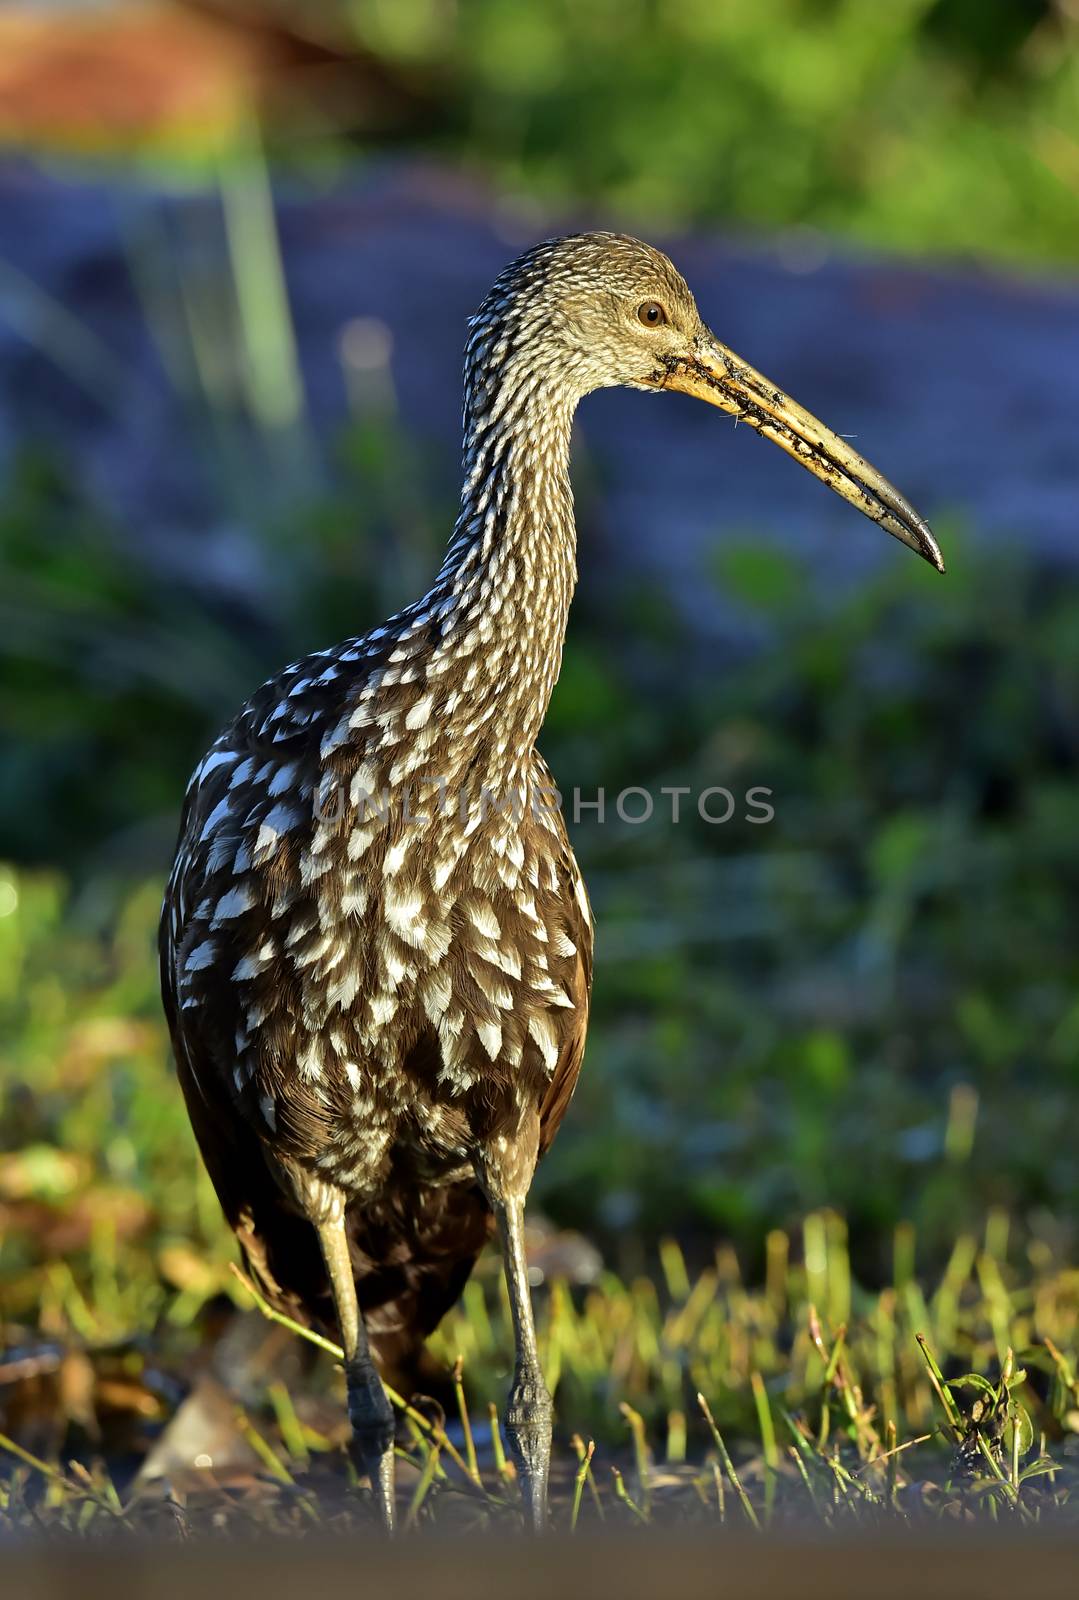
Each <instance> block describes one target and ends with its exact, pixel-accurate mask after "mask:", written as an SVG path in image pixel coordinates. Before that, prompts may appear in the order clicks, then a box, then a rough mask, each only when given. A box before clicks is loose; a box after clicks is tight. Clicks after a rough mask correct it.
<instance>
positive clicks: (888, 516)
mask: <svg viewBox="0 0 1079 1600" xmlns="http://www.w3.org/2000/svg"><path fill="white" fill-rule="evenodd" d="M492 357H493V358H494V360H492ZM467 365H468V371H469V378H470V385H469V387H470V391H474V390H475V389H477V388H478V389H479V390H481V391H482V389H483V387H484V383H485V374H490V373H491V372H492V371H493V370H495V369H496V368H498V369H500V370H501V371H502V372H503V373H504V374H505V373H507V371H508V372H509V373H510V374H512V373H513V372H514V370H515V369H516V370H517V372H518V373H519V378H518V380H516V381H517V386H518V388H519V389H524V388H526V387H527V388H528V389H530V390H532V391H533V392H535V391H536V390H539V391H540V392H541V394H542V395H543V397H544V398H545V400H547V401H548V402H550V401H551V400H553V399H555V398H556V397H561V398H562V399H563V400H565V401H566V402H567V403H568V405H569V406H570V407H572V406H573V405H576V402H577V401H578V400H579V399H580V398H581V397H582V396H583V395H585V394H588V393H590V392H591V391H592V390H593V389H602V388H610V387H613V386H617V385H624V386H627V387H629V388H633V389H647V390H652V391H663V390H674V391H676V392H678V393H681V394H688V395H692V396H694V397H695V398H696V399H698V400H703V401H705V402H706V403H707V404H708V405H712V406H717V407H718V408H719V409H720V410H721V411H725V412H727V413H728V415H730V416H733V417H736V418H738V419H740V420H741V421H743V422H745V423H746V424H747V425H748V426H749V427H751V428H753V429H755V430H756V431H757V432H758V433H760V434H763V435H764V437H765V438H766V439H771V440H772V441H773V443H774V444H777V445H779V447H780V449H781V450H785V451H786V452H787V454H788V455H790V456H793V457H794V459H795V460H796V461H798V462H800V463H801V465H802V466H803V467H805V468H806V469H807V471H809V472H812V473H813V474H814V476H815V477H818V478H820V479H821V480H822V482H824V483H826V484H827V485H828V487H829V488H830V489H833V490H834V491H835V492H836V493H837V494H839V495H841V496H842V497H843V499H844V500H848V501H850V503H851V504H852V505H854V506H856V507H857V508H858V510H859V511H861V512H862V513H863V514H864V515H865V516H867V517H869V518H871V519H872V521H874V522H877V523H879V524H880V526H881V527H882V528H884V529H886V531H887V532H888V533H890V534H892V535H893V536H894V537H895V538H897V539H901V540H902V542H903V543H904V544H906V545H909V546H910V548H911V549H912V550H916V551H917V553H918V554H919V555H920V556H922V557H924V559H925V560H926V561H928V562H929V563H930V565H931V566H934V567H936V569H937V570H938V571H939V572H943V571H944V560H943V557H942V556H941V553H940V550H939V548H938V546H937V543H936V540H935V539H934V538H933V535H932V533H931V532H930V529H929V527H928V525H927V524H926V522H925V521H924V519H923V518H922V517H920V516H919V514H918V513H917V512H916V511H915V510H914V507H913V506H911V505H910V504H909V503H908V502H907V501H906V500H905V499H904V498H903V496H902V495H901V494H900V493H899V491H898V490H897V489H895V488H894V487H893V486H892V484H890V483H889V482H888V480H887V479H886V478H884V477H883V476H882V475H881V474H880V473H879V472H878V471H877V470H876V468H875V467H873V466H871V465H870V464H869V462H868V461H866V460H864V459H863V457H862V456H860V455H859V454H858V453H857V451H855V450H852V449H851V447H850V445H849V444H847V443H846V441H845V440H843V439H841V438H840V437H839V435H838V434H835V433H833V432H832V430H831V429H830V428H828V427H826V426H825V425H824V423H823V422H820V421H818V420H817V418H816V417H814V416H812V415H811V414H810V413H809V412H808V411H806V410H805V409H804V408H803V407H802V406H800V405H799V404H798V403H797V401H795V400H792V399H791V397H790V396H789V395H787V394H785V393H784V392H783V390H782V389H780V388H779V387H778V386H777V385H776V384H774V383H772V382H770V380H769V379H767V378H765V377H763V376H762V374H761V373H759V372H757V371H756V370H755V369H754V368H753V367H751V366H750V365H749V364H748V362H746V361H743V360H742V358H741V357H740V356H738V355H735V353H734V351H733V350H731V349H730V347H729V346H728V345H726V344H724V343H723V342H722V340H720V339H719V338H718V337H717V336H716V334H714V333H713V332H712V330H711V329H710V328H709V327H708V326H707V324H706V323H705V322H704V321H703V319H702V317H701V314H700V312H699V311H698V309H697V302H696V301H695V299H694V298H693V295H692V293H691V291H690V289H689V286H688V285H687V283H686V281H685V279H684V278H683V277H682V275H681V273H680V272H679V271H678V270H677V268H676V267H675V266H674V264H673V263H672V262H671V261H669V260H668V258H667V257H666V256H665V255H664V254H663V253H662V252H661V251H659V250H655V249H653V247H652V246H651V245H647V244H644V243H642V242H641V241H640V240H639V239H631V238H629V237H627V236H626V235H624V234H615V233H584V234H573V235H570V236H569V237H567V238H562V239H551V240H548V241H546V242H545V243H544V244H540V245H537V246H535V247H534V248H533V249H532V250H530V251H528V252H527V253H526V254H525V255H524V256H522V257H521V258H520V259H519V260H518V261H515V262H514V263H513V265H512V266H510V267H507V268H506V270H505V271H504V272H503V273H502V274H501V275H500V277H499V278H498V279H497V281H496V282H495V285H494V287H493V288H492V290H491V292H490V294H489V295H488V296H487V298H486V299H485V301H484V303H483V305H482V306H481V307H480V310H479V311H478V312H477V314H476V316H475V317H474V318H473V319H472V323H471V337H470V340H469V348H468V363H467ZM486 381H489V379H488V380H486ZM509 382H510V387H511V389H512V388H513V386H514V382H515V380H514V379H513V377H512V376H511V377H510V379H509ZM472 398H473V401H474V402H476V401H478V402H479V404H480V405H481V407H482V405H483V403H484V396H483V394H482V393H480V394H478V395H477V394H476V393H474V392H473V395H472ZM486 399H487V400H488V401H490V402H493V400H494V395H493V393H489V394H488V395H487V396H486Z"/></svg>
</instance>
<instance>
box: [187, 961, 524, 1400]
mask: <svg viewBox="0 0 1079 1600" xmlns="http://www.w3.org/2000/svg"><path fill="white" fill-rule="evenodd" d="M162 944H163V946H164V944H165V936H164V935H163V939H162ZM162 992H163V995H164V1001H165V1013H166V1016H167V1018H168V1023H169V1030H170V1033H171V1035H172V1041H173V1051H174V1055H175V1059H176V1069H177V1076H178V1078H179V1081H180V1087H181V1089H182V1091H183V1095H184V1100H185V1101H186V1103H187V1110H188V1115H189V1116H190V1118H191V1126H192V1128H193V1129H194V1132H195V1138H196V1140H197V1142H198V1146H199V1150H200V1152H201V1154H202V1158H203V1161H204V1162H205V1164H206V1170H207V1172H208V1173H209V1175H210V1179H211V1182H212V1183H213V1186H214V1189H215V1191H216V1193H217V1197H218V1200H219V1201H220V1203H221V1209H222V1210H223V1212H224V1213H225V1217H226V1219H227V1221H228V1223H229V1226H230V1227H231V1228H232V1230H233V1232H234V1233H235V1234H236V1238H237V1240H238V1242H239V1245H240V1249H241V1250H242V1252H243V1256H244V1261H245V1264H246V1266H247V1268H248V1271H249V1272H250V1274H251V1276H252V1277H253V1278H254V1280H255V1282H256V1283H257V1284H258V1287H259V1289H260V1290H261V1292H262V1293H263V1294H264V1295H265V1296H266V1298H267V1300H269V1301H270V1303H271V1305H274V1306H276V1307H277V1308H278V1309H279V1310H281V1311H284V1312H286V1313H287V1314H288V1315H289V1316H291V1317H293V1318H295V1319H296V1320H297V1321H300V1322H315V1323H319V1324H321V1325H322V1326H323V1327H325V1328H327V1329H331V1330H332V1329H333V1328H334V1326H335V1315H334V1307H333V1299H332V1296H331V1294H330V1287H329V1283H328V1281H327V1278H326V1273H325V1269H324V1267H323V1263H322V1254H321V1251H320V1249H319V1244H318V1239H317V1236H316V1234H315V1230H314V1228H313V1227H312V1226H311V1224H310V1223H309V1222H307V1221H306V1220H305V1219H304V1218H303V1217H301V1216H300V1215H299V1214H298V1213H297V1212H296V1211H295V1210H293V1209H292V1208H291V1207H290V1205H289V1203H288V1201H287V1200H286V1198H285V1196H284V1194H283V1193H282V1191H281V1189H280V1188H279V1186H278V1184H277V1183H276V1182H275V1181H274V1178H273V1176H272V1174H271V1172H270V1169H269V1167H268V1166H267V1164H266V1161H265V1158H264V1156H263V1151H262V1145H261V1142H260V1140H259V1139H258V1137H257V1135H256V1134H255V1133H254V1132H253V1130H252V1129H251V1128H250V1127H249V1126H248V1124H247V1123H246V1122H245V1121H244V1120H243V1119H242V1118H241V1117H239V1116H238V1115H237V1113H236V1109H235V1106H234V1105H233V1104H232V1102H231V1100H230V1098H229V1096H228V1095H227V1093H226V1092H225V1089H224V1085H223V1081H222V1078H221V1074H220V1072H219V1070H218V1069H217V1067H216V1066H215V1064H214V1063H213V1062H212V1061H211V1060H210V1059H209V1058H207V1059H205V1060H201V1061H200V1060H193V1059H192V1048H193V1047H192V1041H191V1039H190V1037H189V1036H188V1035H187V1034H186V1032H185V1031H184V1030H183V1029H181V1028H180V1026H179V1025H178V1020H177V1008H176V998H175V994H174V992H173V987H172V977H171V963H170V962H169V961H168V960H167V959H164V949H163V959H162ZM346 1221H347V1226H348V1234H349V1246H350V1250H351V1254H352V1263H353V1269H354V1271H355V1274H356V1288H357V1292H358V1295H359V1300H360V1305H361V1308H362V1310H363V1312H364V1314H365V1317H366V1319H367V1324H368V1331H369V1332H370V1334H371V1337H372V1341H373V1342H374V1344H375V1347H376V1350H377V1352H378V1355H379V1358H380V1362H381V1364H382V1366H383V1369H384V1370H392V1371H394V1372H400V1373H407V1372H408V1371H409V1370H410V1367H411V1364H412V1362H413V1359H414V1356H415V1352H416V1351H417V1349H418V1347H419V1346H420V1345H422V1343H423V1341H424V1340H425V1339H426V1338H427V1337H428V1335H429V1334H431V1333H433V1331H434V1330H435V1328H437V1326H438V1324H439V1323H440V1322H441V1320H442V1318H443V1317H444V1316H445V1314H446V1312H447V1311H448V1310H449V1309H450V1307H451V1306H452V1305H453V1304H454V1303H455V1302H456V1301H457V1299H458V1298H459V1296H460V1294H461V1291H462V1289H463V1288H464V1286H465V1284H466V1283H467V1281H468V1278H469V1275H470V1273H471V1271H472V1268H473V1266H474V1265H475V1262H476V1258H477V1256H478V1255H479V1253H480V1251H481V1250H482V1249H483V1247H484V1245H485V1244H486V1243H487V1241H488V1239H489V1238H490V1237H491V1235H492V1233H493V1231H494V1217H493V1215H492V1214H491V1211H490V1208H489V1207H488V1205H487V1202H486V1200H485V1199H484V1196H483V1193H482V1191H481V1189H480V1188H479V1186H478V1184H476V1183H474V1182H462V1183H455V1184H447V1185H443V1186H441V1187H439V1188H424V1187H410V1188H409V1189H408V1191H407V1192H405V1191H403V1190H402V1191H397V1192H394V1191H392V1190H391V1192H390V1193H389V1194H388V1195H387V1196H386V1198H385V1200H384V1202H383V1203H381V1204H379V1205H377V1206H371V1205H368V1206H367V1207H365V1209H364V1211H363V1212H362V1214H361V1213H360V1212H359V1211H356V1210H353V1211H350V1212H349V1213H348V1216H347V1218H346Z"/></svg>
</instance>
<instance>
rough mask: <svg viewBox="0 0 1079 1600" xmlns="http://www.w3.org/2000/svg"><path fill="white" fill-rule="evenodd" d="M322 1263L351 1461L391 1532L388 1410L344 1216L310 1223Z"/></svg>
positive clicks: (390, 1411) (391, 1423)
mask: <svg viewBox="0 0 1079 1600" xmlns="http://www.w3.org/2000/svg"><path fill="white" fill-rule="evenodd" d="M315 1227H316V1230H317V1232H318V1242H319V1244H320V1245H321V1247H322V1258H323V1260H324V1261H325V1263H326V1271H327V1272H328V1273H329V1277H330V1287H331V1289H332V1290H333V1303H334V1306H335V1307H336V1310H337V1320H338V1323H339V1324H340V1327H341V1344H342V1346H343V1347H344V1352H345V1378H346V1381H347V1383H348V1415H349V1421H350V1422H351V1423H352V1440H353V1447H354V1459H355V1460H356V1464H357V1467H358V1468H359V1470H360V1471H361V1472H364V1473H366V1474H367V1477H368V1478H369V1479H370V1481H371V1492H372V1494H373V1495H374V1497H375V1504H376V1506H377V1508H378V1514H379V1518H380V1520H381V1522H382V1525H383V1527H384V1528H385V1529H386V1531H387V1532H388V1533H392V1532H393V1523H394V1510H395V1507H394V1492H393V1482H394V1473H393V1440H394V1421H393V1409H392V1407H391V1406H390V1402H389V1399H388V1397H387V1394H386V1391H385V1389H384V1388H383V1386H382V1379H381V1378H380V1377H379V1375H378V1370H377V1368H376V1367H375V1363H374V1360H373V1358H372V1355H371V1347H370V1345H369V1343H368V1340H367V1329H366V1327H365V1326H364V1321H363V1314H362V1312H361V1311H360V1307H359V1302H358V1300H357V1298H356V1279H355V1277H354V1276H353V1272H352V1260H351V1257H350V1256H349V1249H348V1236H347V1234H346V1233H345V1223H344V1217H343V1215H334V1216H332V1217H330V1218H328V1219H327V1220H325V1221H321V1222H317V1223H316V1224H315Z"/></svg>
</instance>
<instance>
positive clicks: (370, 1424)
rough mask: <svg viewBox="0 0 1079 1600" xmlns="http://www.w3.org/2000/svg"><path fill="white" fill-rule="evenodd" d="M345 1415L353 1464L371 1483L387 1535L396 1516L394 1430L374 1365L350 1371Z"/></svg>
mask: <svg viewBox="0 0 1079 1600" xmlns="http://www.w3.org/2000/svg"><path fill="white" fill-rule="evenodd" d="M348 1415H349V1421H350V1422H351V1423H352V1447H351V1455H352V1459H353V1462H354V1463H355V1466H356V1470H357V1472H359V1473H360V1474H361V1475H362V1476H364V1477H366V1478H367V1479H368V1480H369V1482H370V1484H371V1493H372V1495H373V1497H374V1501H375V1509H376V1510H377V1512H378V1518H379V1521H380V1522H381V1524H382V1526H383V1527H384V1528H385V1529H386V1531H387V1533H392V1532H393V1527H394V1519H395V1513H396V1505H395V1497H394V1465H393V1446H394V1435H395V1431H396V1430H395V1426H394V1419H393V1408H392V1407H391V1405H390V1402H389V1399H388V1397H387V1394H386V1391H385V1389H384V1388H383V1387H382V1381H381V1379H380V1378H379V1376H378V1373H377V1372H376V1371H375V1369H374V1367H373V1366H371V1367H367V1366H361V1367H358V1368H356V1369H355V1370H354V1371H351V1372H349V1374H348Z"/></svg>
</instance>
